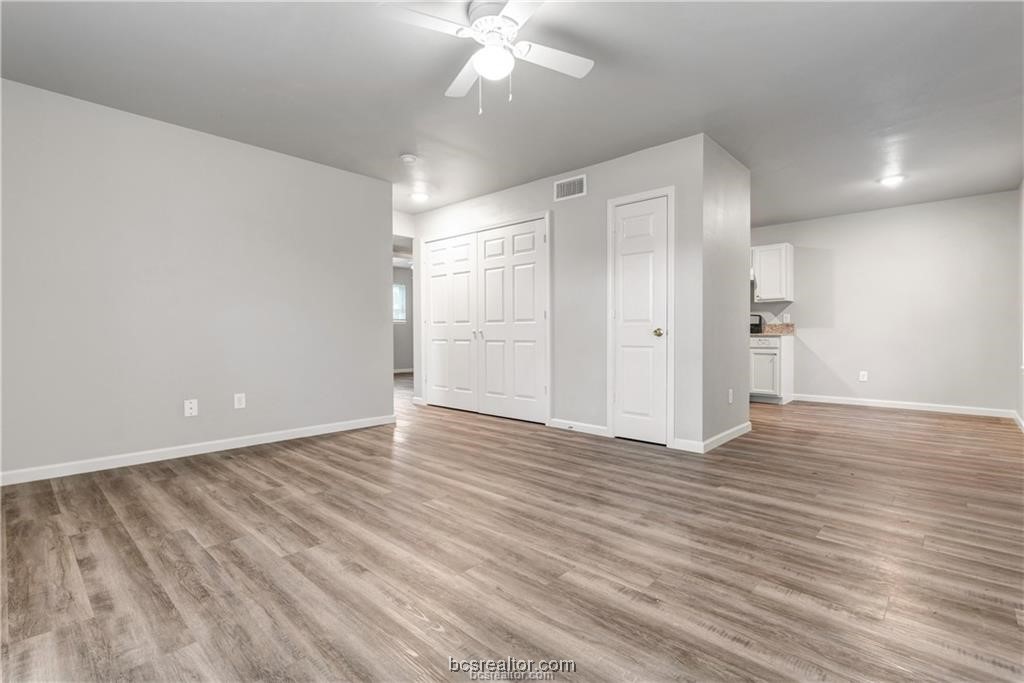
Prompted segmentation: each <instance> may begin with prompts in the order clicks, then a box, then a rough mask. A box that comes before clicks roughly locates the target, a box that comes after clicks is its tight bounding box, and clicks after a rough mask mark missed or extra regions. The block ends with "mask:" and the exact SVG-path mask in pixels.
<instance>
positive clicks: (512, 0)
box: [500, 0, 544, 28]
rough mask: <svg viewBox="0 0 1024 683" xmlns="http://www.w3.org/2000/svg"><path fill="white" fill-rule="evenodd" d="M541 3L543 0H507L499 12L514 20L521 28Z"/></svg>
mask: <svg viewBox="0 0 1024 683" xmlns="http://www.w3.org/2000/svg"><path fill="white" fill-rule="evenodd" d="M543 4H544V2H543V0H540V1H537V0H533V1H532V2H531V1H530V0H508V2H506V3H505V6H504V7H503V8H502V9H501V12H500V14H501V16H503V17H508V18H509V19H511V20H512V21H514V22H516V24H518V25H519V27H520V28H522V27H523V24H525V23H526V22H527V21H529V20H530V17H532V16H533V13H534V12H536V11H537V10H538V9H539V8H540V6H541V5H543Z"/></svg>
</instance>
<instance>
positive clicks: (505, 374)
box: [477, 220, 548, 422]
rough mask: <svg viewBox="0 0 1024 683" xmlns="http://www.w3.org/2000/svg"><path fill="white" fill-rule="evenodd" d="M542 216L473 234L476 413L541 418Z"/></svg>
mask: <svg viewBox="0 0 1024 683" xmlns="http://www.w3.org/2000/svg"><path fill="white" fill-rule="evenodd" d="M544 226H545V221H544V220H536V221H530V222H528V223H519V224H517V225H510V226H506V227H502V228H494V229H492V230H485V231H483V232H480V233H477V253H478V258H477V265H478V269H479V271H478V272H479V279H480V295H479V297H480V298H479V322H478V325H477V328H478V335H479V337H478V343H479V348H480V354H479V358H478V361H477V362H478V367H479V369H480V370H479V387H480V392H479V403H478V405H479V408H478V410H479V411H480V412H482V413H488V414H491V415H500V416H502V417H512V418H516V419H519V420H531V421H534V422H543V421H545V420H546V419H547V407H546V406H547V400H546V392H547V387H546V386H545V382H546V377H547V364H546V358H547V323H546V322H545V315H546V306H547V274H548V268H547V262H546V257H547V250H546V249H545V248H544V244H543V240H544V238H545V236H544Z"/></svg>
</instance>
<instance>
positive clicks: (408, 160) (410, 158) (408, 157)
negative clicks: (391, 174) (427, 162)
mask: <svg viewBox="0 0 1024 683" xmlns="http://www.w3.org/2000/svg"><path fill="white" fill-rule="evenodd" d="M398 158H399V159H401V160H402V163H403V164H405V165H406V166H414V165H416V162H417V161H419V160H420V158H419V157H418V156H416V155H415V154H408V153H406V154H399V155H398Z"/></svg>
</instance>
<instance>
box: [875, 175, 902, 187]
mask: <svg viewBox="0 0 1024 683" xmlns="http://www.w3.org/2000/svg"><path fill="white" fill-rule="evenodd" d="M906 179H907V176H905V175H889V176H886V177H884V178H879V179H878V182H879V183H880V184H882V185H885V186H886V187H898V186H899V185H900V184H901V183H902V182H903V181H904V180H906Z"/></svg>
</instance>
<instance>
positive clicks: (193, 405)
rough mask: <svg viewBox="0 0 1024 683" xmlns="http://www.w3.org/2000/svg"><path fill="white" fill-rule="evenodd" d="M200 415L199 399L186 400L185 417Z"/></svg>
mask: <svg viewBox="0 0 1024 683" xmlns="http://www.w3.org/2000/svg"><path fill="white" fill-rule="evenodd" d="M198 414H199V399H198V398H186V399H185V417H195V416H196V415H198Z"/></svg>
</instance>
